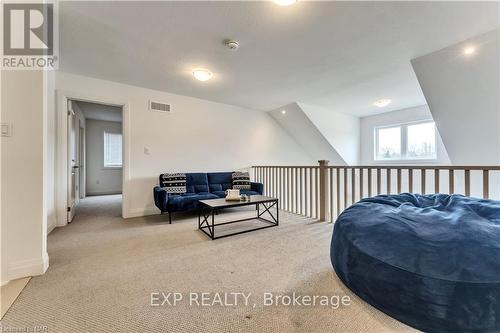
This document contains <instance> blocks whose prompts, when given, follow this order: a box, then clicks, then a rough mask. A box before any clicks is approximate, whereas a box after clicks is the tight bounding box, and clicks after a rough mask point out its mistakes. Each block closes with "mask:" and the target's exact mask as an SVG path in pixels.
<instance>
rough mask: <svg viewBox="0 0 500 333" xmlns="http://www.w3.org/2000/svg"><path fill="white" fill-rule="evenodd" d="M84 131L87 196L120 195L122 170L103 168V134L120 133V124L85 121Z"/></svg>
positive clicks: (92, 120)
mask: <svg viewBox="0 0 500 333" xmlns="http://www.w3.org/2000/svg"><path fill="white" fill-rule="evenodd" d="M85 131H86V144H85V148H86V154H85V155H86V164H85V167H86V177H85V178H86V191H87V195H101V194H113V193H122V174H123V172H122V168H105V167H104V132H108V133H122V124H121V123H117V122H111V121H103V120H94V119H87V122H86V128H85Z"/></svg>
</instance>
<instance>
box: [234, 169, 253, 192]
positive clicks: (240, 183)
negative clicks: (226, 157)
mask: <svg viewBox="0 0 500 333" xmlns="http://www.w3.org/2000/svg"><path fill="white" fill-rule="evenodd" d="M250 188H251V186H250V175H249V174H248V172H233V189H235V190H250Z"/></svg>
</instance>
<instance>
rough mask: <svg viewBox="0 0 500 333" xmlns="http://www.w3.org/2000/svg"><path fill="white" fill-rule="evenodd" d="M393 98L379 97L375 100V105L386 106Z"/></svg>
mask: <svg viewBox="0 0 500 333" xmlns="http://www.w3.org/2000/svg"><path fill="white" fill-rule="evenodd" d="M391 102H392V100H391V99H390V98H382V99H379V100H378V101H375V102H374V103H373V105H375V106H376V107H379V108H383V107H386V106H387V105H389V104H391Z"/></svg>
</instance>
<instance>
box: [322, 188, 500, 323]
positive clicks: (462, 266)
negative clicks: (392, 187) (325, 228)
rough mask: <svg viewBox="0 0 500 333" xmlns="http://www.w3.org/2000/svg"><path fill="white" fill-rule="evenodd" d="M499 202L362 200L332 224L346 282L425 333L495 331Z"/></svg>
mask: <svg viewBox="0 0 500 333" xmlns="http://www.w3.org/2000/svg"><path fill="white" fill-rule="evenodd" d="M499 240H500V202H499V201H492V200H481V199H475V198H469V197H464V196H461V195H451V196H450V195H445V194H435V195H426V196H422V195H417V194H409V193H405V194H401V195H389V196H387V195H383V196H377V197H373V198H366V199H363V200H361V201H360V202H358V203H356V204H354V205H352V206H351V207H349V208H348V209H346V210H345V211H344V212H343V213H342V214H341V215H340V216H339V218H338V219H337V221H336V223H335V226H334V231H333V237H332V243H331V250H330V256H331V260H332V264H333V267H334V269H335V272H336V273H337V275H338V276H339V278H340V279H341V280H342V281H343V282H344V284H345V285H346V286H347V287H349V288H350V289H351V290H352V291H353V292H355V293H356V294H357V295H358V296H360V297H361V298H362V299H364V300H365V301H367V302H368V303H370V304H371V305H373V306H375V307H376V308H378V309H379V310H381V311H383V312H385V313H387V314H388V315H390V316H392V317H394V318H396V319H398V320H400V321H402V322H404V323H406V324H408V325H410V326H413V327H416V328H418V329H420V330H422V331H426V332H499V331H500V302H499V300H500V241H499Z"/></svg>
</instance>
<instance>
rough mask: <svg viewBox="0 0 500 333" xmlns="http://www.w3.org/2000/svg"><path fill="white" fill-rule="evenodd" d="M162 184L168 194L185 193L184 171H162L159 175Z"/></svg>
mask: <svg viewBox="0 0 500 333" xmlns="http://www.w3.org/2000/svg"><path fill="white" fill-rule="evenodd" d="M161 180H162V185H163V187H164V188H165V190H166V191H167V193H168V194H183V193H186V174H185V173H164V174H163V175H162V176H161Z"/></svg>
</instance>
